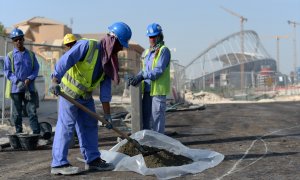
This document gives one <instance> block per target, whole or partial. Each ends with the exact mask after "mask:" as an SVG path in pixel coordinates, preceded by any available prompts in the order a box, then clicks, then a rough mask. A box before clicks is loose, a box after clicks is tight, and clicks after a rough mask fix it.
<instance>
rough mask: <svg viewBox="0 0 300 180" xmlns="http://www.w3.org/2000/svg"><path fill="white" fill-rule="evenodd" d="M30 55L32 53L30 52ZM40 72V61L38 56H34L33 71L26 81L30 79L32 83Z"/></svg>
mask: <svg viewBox="0 0 300 180" xmlns="http://www.w3.org/2000/svg"><path fill="white" fill-rule="evenodd" d="M28 53H30V52H29V51H28ZM39 70H40V65H39V63H38V60H37V59H36V56H35V55H34V56H33V69H32V71H31V74H30V75H29V76H27V77H26V79H29V80H30V81H33V80H35V78H36V77H37V76H38V74H39Z"/></svg>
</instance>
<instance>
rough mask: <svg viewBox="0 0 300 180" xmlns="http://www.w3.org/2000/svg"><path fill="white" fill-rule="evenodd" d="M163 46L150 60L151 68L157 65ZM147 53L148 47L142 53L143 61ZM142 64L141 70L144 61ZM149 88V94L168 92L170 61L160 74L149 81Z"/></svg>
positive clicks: (166, 93)
mask: <svg viewBox="0 0 300 180" xmlns="http://www.w3.org/2000/svg"><path fill="white" fill-rule="evenodd" d="M163 48H166V46H164V45H163V46H161V47H160V48H159V52H158V55H156V56H155V57H154V59H153V62H152V70H153V69H154V68H155V67H156V66H157V63H158V60H159V58H160V55H161V51H162V49H163ZM148 54H149V49H147V50H145V53H144V55H143V61H145V58H146V56H147V55H148ZM142 64H143V70H145V62H143V63H142ZM150 85H151V87H150V88H151V90H150V96H156V95H168V94H169V93H170V63H169V65H168V66H167V67H166V69H165V70H164V72H163V73H162V75H161V76H160V77H159V78H158V79H156V80H154V81H151V82H150ZM142 90H144V83H143V84H142Z"/></svg>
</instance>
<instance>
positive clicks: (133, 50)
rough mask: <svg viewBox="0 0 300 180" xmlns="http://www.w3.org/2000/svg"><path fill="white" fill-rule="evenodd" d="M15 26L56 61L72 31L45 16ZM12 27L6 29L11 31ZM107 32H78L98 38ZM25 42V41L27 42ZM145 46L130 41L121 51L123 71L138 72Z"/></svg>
mask: <svg viewBox="0 0 300 180" xmlns="http://www.w3.org/2000/svg"><path fill="white" fill-rule="evenodd" d="M14 27H17V28H20V29H21V30H22V31H23V32H24V34H25V39H26V42H27V43H33V44H34V45H33V46H32V50H33V51H34V52H35V53H36V54H37V55H39V56H41V57H42V58H43V59H45V60H46V61H51V62H53V63H55V62H56V61H57V60H58V59H59V58H60V57H61V56H62V54H63V53H64V49H63V37H64V36H65V34H67V33H72V29H71V28H69V27H68V26H67V25H65V24H63V23H61V22H58V21H55V20H51V19H48V18H45V17H33V18H31V19H28V20H25V21H23V22H20V23H17V24H15V25H14ZM11 30H12V28H8V29H6V32H8V33H9V32H10V31H11ZM104 35H105V33H99V34H76V36H77V37H78V38H79V39H80V38H88V39H97V40H100V39H101V38H102V37H104ZM26 42H25V43H26ZM143 51H144V48H143V47H141V46H140V45H139V44H137V43H135V42H133V41H130V42H129V48H128V49H127V48H124V50H123V51H121V52H119V55H118V56H119V59H120V66H121V67H120V70H121V73H122V74H124V73H136V72H138V71H139V69H140V57H141V55H142V52H143Z"/></svg>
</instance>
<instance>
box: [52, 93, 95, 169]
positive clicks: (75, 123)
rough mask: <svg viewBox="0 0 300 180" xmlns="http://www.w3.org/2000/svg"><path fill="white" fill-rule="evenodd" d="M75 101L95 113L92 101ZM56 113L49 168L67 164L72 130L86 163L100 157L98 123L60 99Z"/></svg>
mask: <svg viewBox="0 0 300 180" xmlns="http://www.w3.org/2000/svg"><path fill="white" fill-rule="evenodd" d="M76 101H78V102H79V103H80V104H82V105H83V106H85V107H87V108H88V109H90V110H91V111H93V112H96V110H95V103H94V100H93V99H89V100H81V99H76ZM58 111H59V112H58V121H57V124H56V129H55V136H54V141H53V147H52V164H51V166H52V167H56V166H61V165H65V164H69V161H68V159H67V156H68V150H69V144H70V141H71V139H72V137H73V132H74V129H75V130H76V133H77V136H78V140H79V146H80V152H81V154H82V156H83V157H84V159H85V160H86V162H87V163H89V162H91V161H93V160H94V159H96V158H98V157H100V152H99V150H98V121H97V120H96V119H94V118H92V117H90V116H89V115H88V114H87V113H85V112H84V111H82V110H80V109H79V108H77V107H76V106H75V105H73V104H72V103H70V102H69V101H68V100H66V99H64V98H62V97H60V98H59V110H58Z"/></svg>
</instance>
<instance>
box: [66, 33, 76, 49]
mask: <svg viewBox="0 0 300 180" xmlns="http://www.w3.org/2000/svg"><path fill="white" fill-rule="evenodd" d="M76 42H77V39H76V37H75V36H74V34H66V35H65V37H64V45H65V46H66V49H67V50H70V49H71V48H72V46H73V45H74V44H75V43H76Z"/></svg>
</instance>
